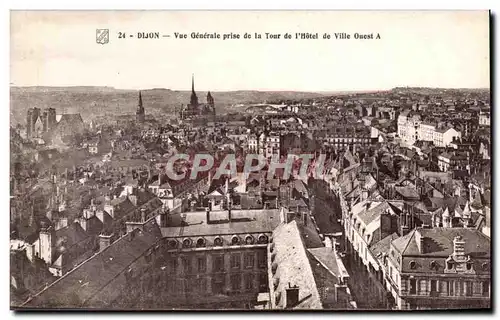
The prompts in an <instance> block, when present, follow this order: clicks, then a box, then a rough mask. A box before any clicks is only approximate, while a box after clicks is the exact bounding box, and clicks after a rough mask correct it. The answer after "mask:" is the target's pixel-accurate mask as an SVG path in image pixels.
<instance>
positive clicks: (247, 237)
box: [245, 235, 254, 244]
mask: <svg viewBox="0 0 500 320" xmlns="http://www.w3.org/2000/svg"><path fill="white" fill-rule="evenodd" d="M253 242H254V239H253V237H252V236H251V235H248V236H246V237H245V243H246V244H253Z"/></svg>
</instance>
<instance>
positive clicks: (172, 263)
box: [170, 257, 177, 273]
mask: <svg viewBox="0 0 500 320" xmlns="http://www.w3.org/2000/svg"><path fill="white" fill-rule="evenodd" d="M170 272H171V273H176V272H177V259H176V258H175V257H173V258H172V260H170Z"/></svg>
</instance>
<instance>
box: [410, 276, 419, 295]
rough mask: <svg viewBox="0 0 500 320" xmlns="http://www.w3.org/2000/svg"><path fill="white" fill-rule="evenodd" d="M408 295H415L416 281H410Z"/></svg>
mask: <svg viewBox="0 0 500 320" xmlns="http://www.w3.org/2000/svg"><path fill="white" fill-rule="evenodd" d="M410 294H417V280H415V279H410Z"/></svg>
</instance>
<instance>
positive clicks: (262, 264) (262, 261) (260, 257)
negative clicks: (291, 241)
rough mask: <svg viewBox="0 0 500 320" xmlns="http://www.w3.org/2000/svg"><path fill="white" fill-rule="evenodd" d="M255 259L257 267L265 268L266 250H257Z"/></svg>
mask: <svg viewBox="0 0 500 320" xmlns="http://www.w3.org/2000/svg"><path fill="white" fill-rule="evenodd" d="M257 259H258V264H259V268H265V267H266V266H267V252H265V251H259V253H258V256H257Z"/></svg>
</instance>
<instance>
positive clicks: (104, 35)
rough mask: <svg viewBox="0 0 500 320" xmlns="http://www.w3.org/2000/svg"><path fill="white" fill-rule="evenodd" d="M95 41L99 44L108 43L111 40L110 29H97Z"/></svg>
mask: <svg viewBox="0 0 500 320" xmlns="http://www.w3.org/2000/svg"><path fill="white" fill-rule="evenodd" d="M95 41H96V42H97V43H99V44H106V43H108V42H109V29H96V32H95Z"/></svg>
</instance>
